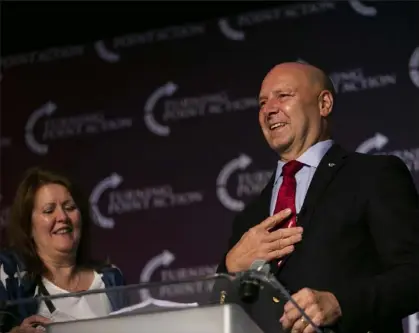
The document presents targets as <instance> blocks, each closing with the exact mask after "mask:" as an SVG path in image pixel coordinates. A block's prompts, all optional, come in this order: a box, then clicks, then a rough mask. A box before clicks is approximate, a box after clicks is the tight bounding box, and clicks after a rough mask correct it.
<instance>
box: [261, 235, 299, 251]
mask: <svg viewBox="0 0 419 333" xmlns="http://www.w3.org/2000/svg"><path fill="white" fill-rule="evenodd" d="M301 238H302V236H301V235H295V236H291V237H287V238H282V239H278V240H276V241H274V242H270V243H268V244H267V245H268V247H267V248H268V250H269V251H275V250H281V249H283V248H285V247H287V246H290V245H294V244H295V243H298V242H299V241H301Z"/></svg>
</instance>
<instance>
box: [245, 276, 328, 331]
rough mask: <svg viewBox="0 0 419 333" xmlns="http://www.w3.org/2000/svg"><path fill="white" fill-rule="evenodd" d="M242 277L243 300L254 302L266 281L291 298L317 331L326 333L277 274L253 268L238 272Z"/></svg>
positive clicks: (287, 297) (293, 303)
mask: <svg viewBox="0 0 419 333" xmlns="http://www.w3.org/2000/svg"><path fill="white" fill-rule="evenodd" d="M238 275H239V276H238V278H239V279H240V287H239V295H240V297H241V299H242V301H243V302H245V303H254V302H255V301H256V300H257V298H258V296H259V290H260V284H261V282H265V283H267V284H269V285H271V286H272V287H274V288H275V289H276V290H278V291H279V292H280V293H281V294H282V295H284V297H285V298H286V299H287V300H289V301H290V302H291V303H292V305H294V306H295V307H296V308H297V310H298V311H299V312H300V314H301V315H302V317H303V318H304V319H305V320H306V321H307V323H309V325H311V326H312V327H313V328H314V330H315V331H316V332H317V333H325V332H324V331H323V330H321V329H320V328H319V327H317V325H316V324H315V323H314V322H313V321H312V320H311V319H310V317H309V316H308V315H307V314H306V313H305V311H304V310H303V309H302V308H301V307H300V306H299V305H298V304H297V302H296V301H295V300H294V299H293V298H292V297H291V294H290V293H289V292H288V290H287V289H286V288H285V287H284V286H283V285H282V284H281V283H280V282H279V281H278V280H277V279H276V278H275V276H274V275H273V274H272V273H270V272H266V271H263V270H262V269H261V268H260V269H251V270H248V271H245V272H242V273H239V274H238Z"/></svg>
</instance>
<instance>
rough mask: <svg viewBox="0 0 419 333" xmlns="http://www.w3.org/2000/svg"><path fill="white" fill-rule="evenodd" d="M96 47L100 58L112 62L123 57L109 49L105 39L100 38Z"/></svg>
mask: <svg viewBox="0 0 419 333" xmlns="http://www.w3.org/2000/svg"><path fill="white" fill-rule="evenodd" d="M94 48H95V50H96V53H97V55H98V56H99V58H100V59H102V60H104V61H106V62H111V63H114V62H118V61H119V60H120V58H121V57H120V56H119V54H117V53H115V52H112V51H110V50H108V49H107V47H106V45H105V42H104V41H103V40H98V41H97V42H96V43H95V44H94Z"/></svg>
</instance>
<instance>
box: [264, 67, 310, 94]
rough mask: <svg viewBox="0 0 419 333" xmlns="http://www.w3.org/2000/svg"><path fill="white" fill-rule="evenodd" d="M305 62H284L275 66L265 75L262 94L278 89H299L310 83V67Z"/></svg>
mask: <svg viewBox="0 0 419 333" xmlns="http://www.w3.org/2000/svg"><path fill="white" fill-rule="evenodd" d="M299 65H303V64H295V65H294V64H284V65H277V66H275V67H274V68H273V69H272V70H271V71H269V73H268V74H267V75H266V76H265V78H264V80H263V81H262V85H261V94H262V93H264V91H267V92H269V91H272V90H278V89H298V88H299V87H300V86H303V85H305V84H307V83H308V80H309V72H310V69H309V68H308V67H305V66H299Z"/></svg>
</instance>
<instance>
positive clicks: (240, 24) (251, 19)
mask: <svg viewBox="0 0 419 333" xmlns="http://www.w3.org/2000/svg"><path fill="white" fill-rule="evenodd" d="M335 8H336V4H335V3H334V2H331V1H321V2H314V3H301V4H292V5H289V6H283V7H276V8H270V9H263V10H258V11H253V12H248V13H245V14H241V15H238V16H237V17H236V18H235V20H234V21H235V23H234V24H233V26H235V27H237V28H233V27H232V26H231V24H230V21H228V19H226V18H221V19H219V20H218V27H219V29H220V31H221V33H222V34H223V35H224V36H225V37H226V38H228V39H231V40H235V41H244V40H245V39H246V33H245V31H243V28H245V27H252V26H256V25H259V24H263V23H269V22H274V21H279V20H281V19H297V18H300V17H304V16H309V15H316V14H320V13H324V12H326V11H330V10H334V9H335Z"/></svg>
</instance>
